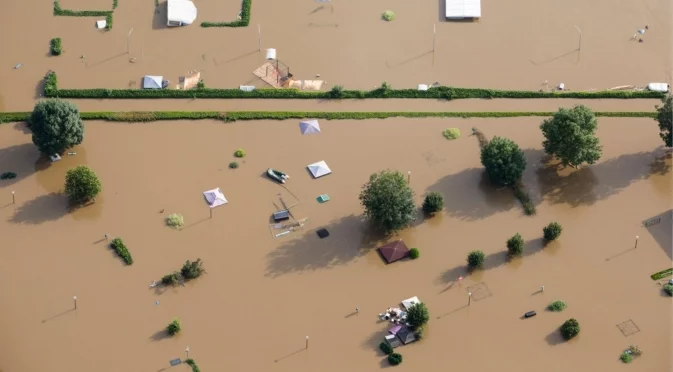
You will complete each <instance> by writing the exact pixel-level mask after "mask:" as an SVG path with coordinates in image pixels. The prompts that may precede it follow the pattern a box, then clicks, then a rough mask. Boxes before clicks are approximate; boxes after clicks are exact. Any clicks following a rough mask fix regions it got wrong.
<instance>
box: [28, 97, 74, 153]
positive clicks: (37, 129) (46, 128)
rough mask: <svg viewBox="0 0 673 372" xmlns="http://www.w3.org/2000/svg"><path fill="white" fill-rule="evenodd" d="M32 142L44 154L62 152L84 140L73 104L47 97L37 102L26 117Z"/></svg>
mask: <svg viewBox="0 0 673 372" xmlns="http://www.w3.org/2000/svg"><path fill="white" fill-rule="evenodd" d="M28 124H29V125H30V130H31V131H32V132H33V143H34V144H35V146H37V148H38V149H39V150H40V152H41V153H43V154H45V155H54V154H62V153H63V152H65V151H66V150H67V149H69V148H71V147H73V146H75V145H79V144H80V143H82V140H84V125H83V124H82V119H81V118H80V116H79V110H78V109H77V107H76V106H75V105H73V104H72V103H70V102H67V101H61V100H58V99H49V100H46V101H41V102H38V103H37V104H36V105H35V108H34V109H33V113H32V114H31V116H30V118H29V119H28Z"/></svg>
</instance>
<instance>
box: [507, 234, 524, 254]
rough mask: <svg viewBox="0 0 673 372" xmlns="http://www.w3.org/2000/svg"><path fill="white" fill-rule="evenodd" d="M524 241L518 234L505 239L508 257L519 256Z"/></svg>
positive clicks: (521, 252)
mask: <svg viewBox="0 0 673 372" xmlns="http://www.w3.org/2000/svg"><path fill="white" fill-rule="evenodd" d="M523 245H524V240H523V238H522V237H521V235H519V233H516V234H514V236H513V237H511V238H509V239H507V253H508V254H509V256H521V254H523Z"/></svg>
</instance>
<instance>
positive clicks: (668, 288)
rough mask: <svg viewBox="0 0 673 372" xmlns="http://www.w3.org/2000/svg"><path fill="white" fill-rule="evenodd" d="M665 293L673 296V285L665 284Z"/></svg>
mask: <svg viewBox="0 0 673 372" xmlns="http://www.w3.org/2000/svg"><path fill="white" fill-rule="evenodd" d="M664 292H666V293H668V295H669V296H673V284H664Z"/></svg>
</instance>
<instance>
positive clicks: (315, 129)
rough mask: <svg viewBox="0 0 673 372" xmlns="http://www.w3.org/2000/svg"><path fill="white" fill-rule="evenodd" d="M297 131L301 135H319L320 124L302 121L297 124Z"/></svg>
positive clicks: (315, 121) (314, 121)
mask: <svg viewBox="0 0 673 372" xmlns="http://www.w3.org/2000/svg"><path fill="white" fill-rule="evenodd" d="M299 130H301V134H304V135H305V134H313V133H320V124H319V123H318V121H317V120H315V119H313V120H303V121H300V122H299Z"/></svg>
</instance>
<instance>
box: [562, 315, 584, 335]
mask: <svg viewBox="0 0 673 372" xmlns="http://www.w3.org/2000/svg"><path fill="white" fill-rule="evenodd" d="M579 333H580V323H579V322H578V321H577V319H575V318H570V319H568V320H566V321H565V322H564V323H563V325H561V336H563V338H564V339H566V340H570V339H571V338H573V337H575V336H577V335H578V334H579Z"/></svg>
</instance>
